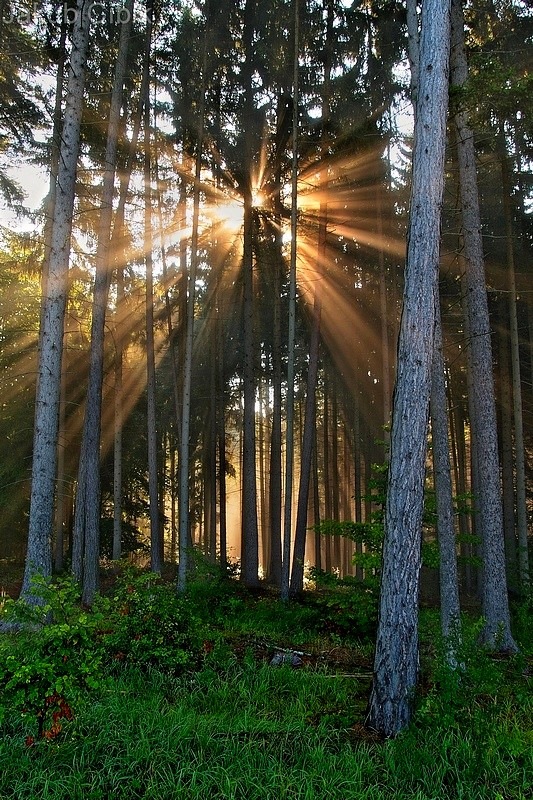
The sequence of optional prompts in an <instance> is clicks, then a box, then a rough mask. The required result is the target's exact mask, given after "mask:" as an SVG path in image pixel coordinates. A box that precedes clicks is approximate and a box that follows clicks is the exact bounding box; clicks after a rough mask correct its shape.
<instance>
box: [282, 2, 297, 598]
mask: <svg viewBox="0 0 533 800" xmlns="http://www.w3.org/2000/svg"><path fill="white" fill-rule="evenodd" d="M293 24H294V30H293V35H294V50H293V80H292V93H293V94H292V169H291V258H290V269H289V320H288V323H289V324H288V333H287V396H286V400H285V406H286V422H285V425H286V427H285V505H284V508H283V544H282V557H281V591H280V596H281V599H282V600H288V598H289V584H290V569H291V538H292V492H293V484H294V347H295V341H296V251H297V245H298V243H297V237H298V225H297V222H298V78H299V70H298V65H299V40H300V36H299V26H300V15H299V0H294V2H293Z"/></svg>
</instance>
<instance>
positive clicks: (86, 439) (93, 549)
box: [73, 0, 132, 605]
mask: <svg viewBox="0 0 533 800" xmlns="http://www.w3.org/2000/svg"><path fill="white" fill-rule="evenodd" d="M128 8H129V11H130V14H131V11H132V3H131V0H130V2H129V3H128ZM130 30H131V26H130V25H129V24H124V25H121V26H120V41H119V50H118V56H117V63H116V68H115V77H114V83H113V91H112V96H111V106H110V111H109V122H108V130H107V144H106V152H105V169H104V176H103V182H102V199H101V208H100V219H99V222H98V244H97V250H96V274H95V281H94V295H93V307H92V321H91V351H90V363H89V378H88V387H87V400H86V404H85V420H84V427H83V437H82V445H81V453H80V466H79V473H78V488H77V492H76V513H75V520H74V533H73V535H74V542H75V545H76V551H77V552H76V569H77V573H76V575H77V577H78V576H79V575H80V574H81V575H82V576H83V602H84V603H86V604H87V605H90V604H91V603H92V601H93V598H94V594H95V592H96V591H97V589H98V563H99V550H100V432H101V410H102V382H103V364H104V334H105V318H106V312H107V298H108V292H109V282H110V276H111V259H110V239H111V221H112V217H113V194H114V181H115V168H116V155H117V145H118V136H119V128H120V112H121V107H122V95H123V83H124V77H125V73H126V63H127V54H128V46H129V38H130ZM79 554H81V562H82V564H83V566H82V568H81V569H80V557H79ZM73 561H74V558H73Z"/></svg>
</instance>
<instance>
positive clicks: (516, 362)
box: [500, 134, 530, 594]
mask: <svg viewBox="0 0 533 800" xmlns="http://www.w3.org/2000/svg"><path fill="white" fill-rule="evenodd" d="M500 138H501V140H502V141H501V145H500V147H501V150H500V162H501V170H502V197H503V213H504V219H505V237H506V243H507V271H508V281H509V283H508V286H509V319H510V323H511V324H510V342H511V375H512V381H513V420H514V449H515V480H516V527H517V534H518V575H519V578H520V588H521V591H522V592H523V593H524V594H527V592H528V588H529V582H530V577H529V554H528V530H527V499H526V464H525V446H524V418H523V413H522V381H521V377H520V349H519V338H518V314H517V310H516V275H515V259H514V246H513V241H514V237H513V233H514V232H513V215H512V210H511V176H510V174H509V173H510V170H509V159H508V156H507V153H506V150H505V136H504V135H503V134H502V136H501V137H500Z"/></svg>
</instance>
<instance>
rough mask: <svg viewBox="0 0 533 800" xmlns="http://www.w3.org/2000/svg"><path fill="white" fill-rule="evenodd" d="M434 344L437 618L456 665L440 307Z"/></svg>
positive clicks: (453, 547) (456, 623)
mask: <svg viewBox="0 0 533 800" xmlns="http://www.w3.org/2000/svg"><path fill="white" fill-rule="evenodd" d="M435 316H436V319H435V344H434V352H433V366H432V375H431V402H430V409H431V432H432V441H433V469H434V474H435V493H436V501H437V533H438V540H439V552H440V615H441V628H442V635H443V636H444V639H445V640H447V656H448V660H449V663H450V664H451V665H452V666H455V663H456V661H455V648H454V644H456V642H453V641H452V637H453V636H454V635H457V634H458V633H459V625H460V613H461V608H460V605H459V580H458V573H457V551H456V545H455V528H454V523H453V519H454V511H453V491H452V475H451V465H450V446H449V439H448V419H447V413H446V383H445V379H444V358H443V354H442V346H443V344H442V327H441V320H440V308H439V305H438V304H437V306H436V311H435Z"/></svg>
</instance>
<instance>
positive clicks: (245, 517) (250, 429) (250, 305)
mask: <svg viewBox="0 0 533 800" xmlns="http://www.w3.org/2000/svg"><path fill="white" fill-rule="evenodd" d="M252 227H253V208H252V192H251V187H246V188H245V192H244V253H243V265H242V268H243V282H244V287H243V316H244V327H243V357H244V364H243V395H244V406H243V425H242V434H243V442H242V545H241V560H242V573H241V574H242V580H243V582H244V584H245V585H246V586H255V585H256V584H257V582H258V569H259V546H258V545H259V543H258V525H257V476H256V454H255V395H256V392H255V369H254V365H255V358H254V356H255V348H254V288H253V252H252V238H253V233H252Z"/></svg>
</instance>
